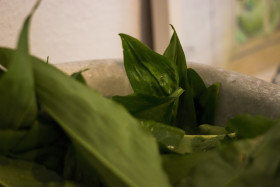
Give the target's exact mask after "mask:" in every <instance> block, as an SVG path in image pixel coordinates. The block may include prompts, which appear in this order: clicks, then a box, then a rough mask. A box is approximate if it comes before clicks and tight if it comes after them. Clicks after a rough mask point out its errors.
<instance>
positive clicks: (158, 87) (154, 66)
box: [120, 34, 179, 96]
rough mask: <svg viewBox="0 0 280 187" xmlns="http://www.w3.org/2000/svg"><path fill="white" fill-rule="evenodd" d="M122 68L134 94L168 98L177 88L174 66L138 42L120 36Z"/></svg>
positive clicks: (177, 82)
mask: <svg viewBox="0 0 280 187" xmlns="http://www.w3.org/2000/svg"><path fill="white" fill-rule="evenodd" d="M120 37H121V39H122V45H123V55H124V66H125V70H126V73H127V76H128V79H129V81H130V83H131V86H132V88H133V90H134V92H135V93H137V94H145V95H153V96H169V95H171V94H172V93H173V92H174V91H175V90H177V89H178V87H179V77H178V73H177V69H176V67H175V65H174V64H173V63H172V62H171V61H170V60H169V59H168V58H166V57H164V56H162V55H160V54H158V53H156V52H154V51H153V50H151V49H150V48H149V47H147V46H146V45H145V44H143V43H141V42H140V41H139V40H137V39H135V38H133V37H131V36H128V35H126V34H120Z"/></svg>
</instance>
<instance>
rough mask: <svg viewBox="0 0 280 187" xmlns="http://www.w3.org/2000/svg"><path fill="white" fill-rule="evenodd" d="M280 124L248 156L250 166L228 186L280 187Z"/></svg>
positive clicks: (243, 169)
mask: <svg viewBox="0 0 280 187" xmlns="http://www.w3.org/2000/svg"><path fill="white" fill-rule="evenodd" d="M279 133H280V123H279V122H278V124H277V125H274V126H273V127H271V129H270V130H269V131H267V133H266V134H265V135H264V137H263V138H262V139H261V141H260V142H258V145H257V146H256V147H255V149H254V150H253V151H252V152H251V154H250V155H248V164H247V165H246V167H243V168H242V170H241V171H240V172H239V173H238V174H237V175H236V176H235V177H234V178H233V179H232V180H231V181H230V182H229V185H228V186H240V184H242V185H243V186H279V184H280V175H279V174H280V172H279V163H280V145H279V142H280V136H279Z"/></svg>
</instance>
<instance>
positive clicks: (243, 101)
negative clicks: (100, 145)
mask: <svg viewBox="0 0 280 187" xmlns="http://www.w3.org/2000/svg"><path fill="white" fill-rule="evenodd" d="M56 66H57V67H58V68H60V69H61V70H63V71H64V72H66V73H68V74H70V73H73V72H76V71H79V70H82V69H85V68H90V70H88V71H86V72H85V73H84V75H85V78H86V80H87V82H88V84H89V86H90V87H92V88H94V89H96V90H97V91H99V92H101V93H102V94H103V95H105V96H112V95H126V94H129V93H132V89H131V87H130V84H129V81H128V79H127V77H126V74H125V71H124V68H123V64H122V61H121V60H94V61H86V62H77V63H65V64H58V65H56ZM189 67H192V68H193V69H195V70H196V71H197V72H198V73H199V74H200V75H201V77H202V78H203V80H204V81H205V83H206V84H207V85H210V84H212V83H215V82H220V83H221V92H220V97H219V102H218V106H217V113H216V122H215V123H216V125H221V126H224V125H225V123H226V121H227V120H228V119H229V118H231V117H234V116H236V115H238V114H244V113H248V114H255V115H264V116H267V117H272V118H276V117H280V86H278V85H275V84H271V83H268V82H265V81H262V80H260V79H257V78H254V77H251V76H247V75H243V74H240V73H236V72H232V71H228V70H224V69H221V68H217V67H213V66H208V65H203V64H197V63H189Z"/></svg>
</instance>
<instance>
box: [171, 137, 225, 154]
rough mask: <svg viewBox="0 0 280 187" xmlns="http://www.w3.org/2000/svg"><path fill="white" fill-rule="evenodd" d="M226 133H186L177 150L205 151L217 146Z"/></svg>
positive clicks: (179, 151) (181, 152)
mask: <svg viewBox="0 0 280 187" xmlns="http://www.w3.org/2000/svg"><path fill="white" fill-rule="evenodd" d="M224 137H225V135H184V137H183V139H182V140H181V142H180V143H179V145H178V147H177V148H176V149H175V152H177V153H180V154H186V153H193V152H205V151H209V150H212V149H215V148H217V146H218V144H219V142H220V141H221V140H223V139H224Z"/></svg>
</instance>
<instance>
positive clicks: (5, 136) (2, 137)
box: [0, 129, 28, 154]
mask: <svg viewBox="0 0 280 187" xmlns="http://www.w3.org/2000/svg"><path fill="white" fill-rule="evenodd" d="M27 132H28V131H27V130H11V129H4V130H0V153H1V154H8V153H9V152H10V151H11V149H12V148H13V147H14V146H16V145H17V144H18V143H19V142H20V140H21V139H22V138H23V137H24V136H25V135H26V133H27Z"/></svg>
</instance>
